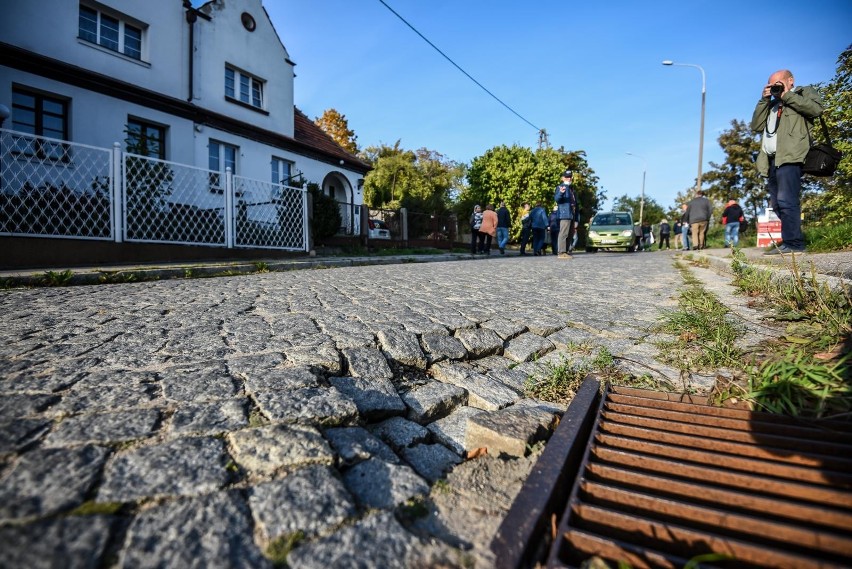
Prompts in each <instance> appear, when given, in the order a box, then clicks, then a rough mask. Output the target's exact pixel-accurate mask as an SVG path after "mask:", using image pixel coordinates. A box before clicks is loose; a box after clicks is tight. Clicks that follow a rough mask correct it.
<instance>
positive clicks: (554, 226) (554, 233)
mask: <svg viewBox="0 0 852 569" xmlns="http://www.w3.org/2000/svg"><path fill="white" fill-rule="evenodd" d="M548 222H549V225H548V228H547V230H548V231H550V248H551V250H552V251H553V254H554V255H556V253H557V250H558V245H557V242H558V241H559V206H558V205H555V206H553V211H551V212H550V218H549V219H548Z"/></svg>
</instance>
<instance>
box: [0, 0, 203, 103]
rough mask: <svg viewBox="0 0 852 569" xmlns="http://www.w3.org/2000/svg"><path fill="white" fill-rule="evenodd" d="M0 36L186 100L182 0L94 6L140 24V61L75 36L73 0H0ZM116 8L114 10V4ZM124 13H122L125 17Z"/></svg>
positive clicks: (112, 1)
mask: <svg viewBox="0 0 852 569" xmlns="http://www.w3.org/2000/svg"><path fill="white" fill-rule="evenodd" d="M2 4H3V6H4V8H3V17H2V18H0V41H3V42H6V43H10V44H13V45H16V46H19V47H22V48H24V49H27V50H29V51H32V52H34V53H38V54H41V55H44V56H47V57H51V58H53V59H58V60H61V61H65V62H67V63H70V64H72V65H76V66H79V67H83V68H85V69H90V70H92V71H95V72H97V73H102V74H104V75H108V76H110V77H114V78H116V79H119V80H121V81H127V82H128V83H132V84H134V85H140V86H142V87H145V88H146V89H151V90H152V91H157V92H159V93H163V94H166V95H169V96H171V97H176V98H180V99H184V100H186V99H187V97H188V94H189V91H188V82H189V78H188V74H187V73H188V72H187V67H188V62H187V57H186V55H185V54H186V53H187V49H188V45H189V44H188V42H189V36H188V33H189V32H188V28H187V26H188V25H187V23H186V20H185V18H184V9H183V7H182V6H181V2H180V0H145V1H144V2H143V1H140V0H106V1H104V2H101V3H98V4H92V6H94V7H96V8H97V7H98V6H101V7H109V9H105V10H104V11H105V12H107V13H110V14H111V15H116V16H117V17H119V19H127V21H130V22H131V23H134V24H136V25H137V26H139V27H142V28H143V40H142V45H143V53H142V61H137V60H134V59H131V58H129V57H125V56H123V55H121V54H119V53H116V52H114V51H111V50H108V49H105V48H102V47H100V46H97V45H94V44H92V43H90V42H87V41H85V40H81V39H78V35H79V16H80V2H79V1H77V0H26V1H23V0H21V1H13V0H3V2H2ZM110 9H112V10H114V11H112V10H110ZM125 17H126V18H125Z"/></svg>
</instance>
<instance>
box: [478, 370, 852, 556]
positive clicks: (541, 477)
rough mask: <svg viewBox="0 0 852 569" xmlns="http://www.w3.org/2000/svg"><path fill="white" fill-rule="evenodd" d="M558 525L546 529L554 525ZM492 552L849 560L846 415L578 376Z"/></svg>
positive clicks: (850, 463) (851, 455)
mask: <svg viewBox="0 0 852 569" xmlns="http://www.w3.org/2000/svg"><path fill="white" fill-rule="evenodd" d="M557 522H558V524H557ZM491 548H492V550H493V551H494V553H495V558H496V564H497V566H498V567H513V568H516V567H531V566H534V565H535V564H536V563H537V562H544V561H545V560H546V564H547V566H548V567H578V566H580V565H581V564H582V563H583V562H584V561H585V560H587V559H589V558H590V557H593V556H597V557H600V558H602V559H604V560H606V561H609V562H610V565H611V566H616V565H617V563H618V562H619V561H623V562H626V563H627V564H629V566H630V567H633V568H640V567H671V568H681V567H684V566H685V565H686V564H687V563H689V562H690V561H691V560H692V561H701V566H706V567H712V566H719V567H737V568H740V567H790V568H795V569H802V568H808V567H820V568H825V567H852V424H850V423H842V422H826V421H823V422H819V423H815V422H812V423H806V422H801V421H798V422H797V421H795V420H793V419H791V418H789V417H781V416H778V415H772V414H767V413H756V412H752V411H749V410H747V409H742V408H729V407H715V406H712V405H709V404H708V403H707V400H706V398H702V397H695V396H689V395H684V394H678V393H662V392H655V391H647V390H639V389H631V388H625V387H610V388H608V389H607V391H606V393H605V394H604V395H603V397H601V395H600V392H599V383H598V381H597V380H596V379H595V378H593V377H590V378H589V379H587V380H586V381H585V383H584V384H583V386H582V387H581V389H580V391H579V392H578V393H577V396H576V397H575V398H574V401H573V402H572V403H571V406H570V407H569V409H568V411H567V412H566V413H565V416H564V417H563V420H562V422H561V423H560V426H559V428H558V429H557V430H556V432H555V433H554V435H553V437H551V440H550V442H549V443H548V445H547V447H546V448H545V450H544V453H543V454H542V456H541V457H540V459H539V461H538V462H537V464H536V466H535V468H534V469H533V471H532V473H531V474H530V476H529V478H528V479H527V481H526V483H525V484H524V487H523V488H522V489H521V492H520V493H519V494H518V496H517V498H516V500H515V502H514V504H513V506H512V509H511V510H510V512H509V514H508V515H507V517H506V519H505V520H504V522H503V524H502V525H501V526H500V528H499V530H498V532H497V535H496V536H495V538H494V541H493V542H492V544H491Z"/></svg>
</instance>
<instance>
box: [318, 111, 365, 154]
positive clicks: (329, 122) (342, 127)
mask: <svg viewBox="0 0 852 569" xmlns="http://www.w3.org/2000/svg"><path fill="white" fill-rule="evenodd" d="M314 124H316V125H317V126H318V127H320V128H321V129H322V130H323V132H325V133H326V134H327V135H329V136H330V137H331V138H332V139H333V140H334V141H335V142H336V143H337V144H339V145H340V147H341V148H343V150H345V151H346V152H349V153H350V154H357V153H358V142H357V140H358V137H357V136H355V131H353V130H352V129H350V128H349V121H348V120H346V115H341V114H340V113H339V112H337V110H336V109H326V110H325V111H323V113H322V116H321V117H318V118H317V119H316V120H314Z"/></svg>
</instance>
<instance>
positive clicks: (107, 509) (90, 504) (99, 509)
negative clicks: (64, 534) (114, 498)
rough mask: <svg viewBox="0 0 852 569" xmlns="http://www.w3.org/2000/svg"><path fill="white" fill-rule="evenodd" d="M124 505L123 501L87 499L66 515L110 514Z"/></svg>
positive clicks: (118, 510)
mask: <svg viewBox="0 0 852 569" xmlns="http://www.w3.org/2000/svg"><path fill="white" fill-rule="evenodd" d="M124 506H125V504H124V503H123V502H95V501H94V500H89V501H87V502H83V503H82V504H80V505H79V506H77V507H76V508H74V509H73V510H72V511H71V512H69V514H68V515H69V516H112V515H115V514H117V513H119V512H120V511H121V509H122V508H124Z"/></svg>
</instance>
